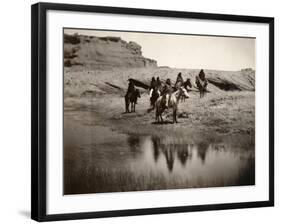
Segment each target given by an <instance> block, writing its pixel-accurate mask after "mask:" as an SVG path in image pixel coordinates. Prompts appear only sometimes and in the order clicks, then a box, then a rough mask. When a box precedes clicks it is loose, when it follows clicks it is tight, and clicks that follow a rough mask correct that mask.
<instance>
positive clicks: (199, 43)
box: [64, 29, 255, 71]
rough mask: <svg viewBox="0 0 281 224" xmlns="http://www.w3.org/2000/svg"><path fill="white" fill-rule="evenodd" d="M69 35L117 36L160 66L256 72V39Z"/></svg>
mask: <svg viewBox="0 0 281 224" xmlns="http://www.w3.org/2000/svg"><path fill="white" fill-rule="evenodd" d="M64 32H65V33H67V34H73V33H78V34H81V35H88V36H98V37H103V36H116V37H121V39H123V40H125V41H127V42H129V41H134V42H136V43H138V44H139V45H141V46H142V53H143V56H144V57H147V58H151V59H154V60H156V61H157V64H158V66H169V67H172V68H194V69H215V70H228V71H236V70H241V69H243V68H252V69H255V39H254V38H239V37H218V36H199V35H178V34H162V33H161V34H158V33H140V32H119V31H99V30H86V29H65V30H64Z"/></svg>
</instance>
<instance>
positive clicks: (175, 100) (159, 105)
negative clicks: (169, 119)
mask: <svg viewBox="0 0 281 224" xmlns="http://www.w3.org/2000/svg"><path fill="white" fill-rule="evenodd" d="M182 96H184V97H185V98H189V95H188V93H187V90H186V89H185V88H184V87H183V86H182V87H180V88H179V89H178V90H177V91H175V92H173V93H172V94H171V97H170V101H169V104H168V107H169V108H173V123H175V122H176V123H177V122H178V121H177V110H178V104H179V100H180V98H181V97H182ZM166 100H168V97H164V95H163V96H160V97H159V98H158V99H157V101H156V118H155V119H156V121H157V122H158V123H159V122H160V119H161V122H163V118H162V113H163V112H164V111H165V109H166V106H165V105H166V103H165V101H166Z"/></svg>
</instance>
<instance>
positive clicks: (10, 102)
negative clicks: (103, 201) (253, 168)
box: [0, 0, 281, 224]
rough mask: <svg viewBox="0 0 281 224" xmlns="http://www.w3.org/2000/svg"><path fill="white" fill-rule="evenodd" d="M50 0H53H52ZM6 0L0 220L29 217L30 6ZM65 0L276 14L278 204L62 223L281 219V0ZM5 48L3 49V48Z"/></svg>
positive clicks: (0, 85)
mask: <svg viewBox="0 0 281 224" xmlns="http://www.w3.org/2000/svg"><path fill="white" fill-rule="evenodd" d="M50 1H51V0H50ZM35 2H36V1H33V0H32V1H24V0H14V1H12V0H11V1H5V2H4V1H2V4H1V7H0V10H1V11H0V17H1V19H0V25H1V26H0V27H1V34H0V68H1V69H0V99H1V100H0V105H1V109H0V136H1V137H0V150H1V151H0V152H1V154H0V174H1V175H0V176H1V182H0V223H15V224H17V223H35V222H34V221H32V220H30V218H29V216H30V120H31V118H30V6H31V4H32V3H35ZM60 2H62V3H76V4H91V5H105V6H119V7H135V8H152V9H164V10H165V9H166V10H184V11H195V12H210V13H225V14H242V15H243V14H244V15H256V16H273V17H275V63H276V66H275V87H276V88H275V99H276V100H275V114H276V116H275V124H276V125H275V139H276V140H275V162H276V163H275V181H276V184H275V189H276V191H275V200H276V203H275V207H274V208H255V209H236V210H226V211H210V212H196V213H182V214H169V215H150V216H135V217H121V218H106V219H96V220H76V221H68V222H60V223H83V224H84V223H85V224H86V223H101V224H107V223H122V224H129V223H137V224H138V223H142V224H143V223H163V224H164V223H177V222H178V223H187V222H188V223H196V224H200V223H213V222H215V223H217V224H219V223H228V224H232V223H235V224H237V223H247V222H248V223H249V222H251V223H255V224H259V223H279V222H280V221H279V220H280V218H281V197H280V190H279V189H280V187H281V178H280V174H281V172H280V169H281V166H280V162H281V161H280V160H281V159H280V158H281V153H280V151H279V150H280V148H281V141H280V139H279V136H280V131H281V130H280V128H281V121H280V114H281V104H280V100H279V97H281V90H280V88H277V87H278V86H279V85H280V84H281V78H280V76H279V73H280V64H279V63H278V62H280V59H281V58H280V52H281V51H280V50H281V49H280V39H281V35H280V34H281V33H280V32H281V31H280V20H281V15H280V8H281V7H280V5H281V4H280V3H279V2H280V1H278V0H267V1H265V0H263V1H258V0H256V1H250V0H231V1H226V0H211V1H208V0H205V1H204V0H190V1H187V0H173V1H160V0H158V1H157V0H154V1H152V0H118V1H116V0H115V1H114V0H92V1H90V0H67V1H64V0H60ZM3 50H4V51H3Z"/></svg>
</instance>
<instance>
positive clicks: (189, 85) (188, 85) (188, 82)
mask: <svg viewBox="0 0 281 224" xmlns="http://www.w3.org/2000/svg"><path fill="white" fill-rule="evenodd" d="M183 87H184V88H185V89H186V90H188V89H187V87H189V88H192V84H191V80H190V79H189V78H187V79H186V81H185V82H184V83H183ZM185 98H186V97H184V96H182V97H181V102H185Z"/></svg>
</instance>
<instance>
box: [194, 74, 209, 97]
mask: <svg viewBox="0 0 281 224" xmlns="http://www.w3.org/2000/svg"><path fill="white" fill-rule="evenodd" d="M195 83H196V85H197V88H198V89H199V92H200V98H202V97H204V95H205V93H206V92H207V85H208V81H207V79H205V80H202V79H200V77H199V76H196V81H195Z"/></svg>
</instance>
